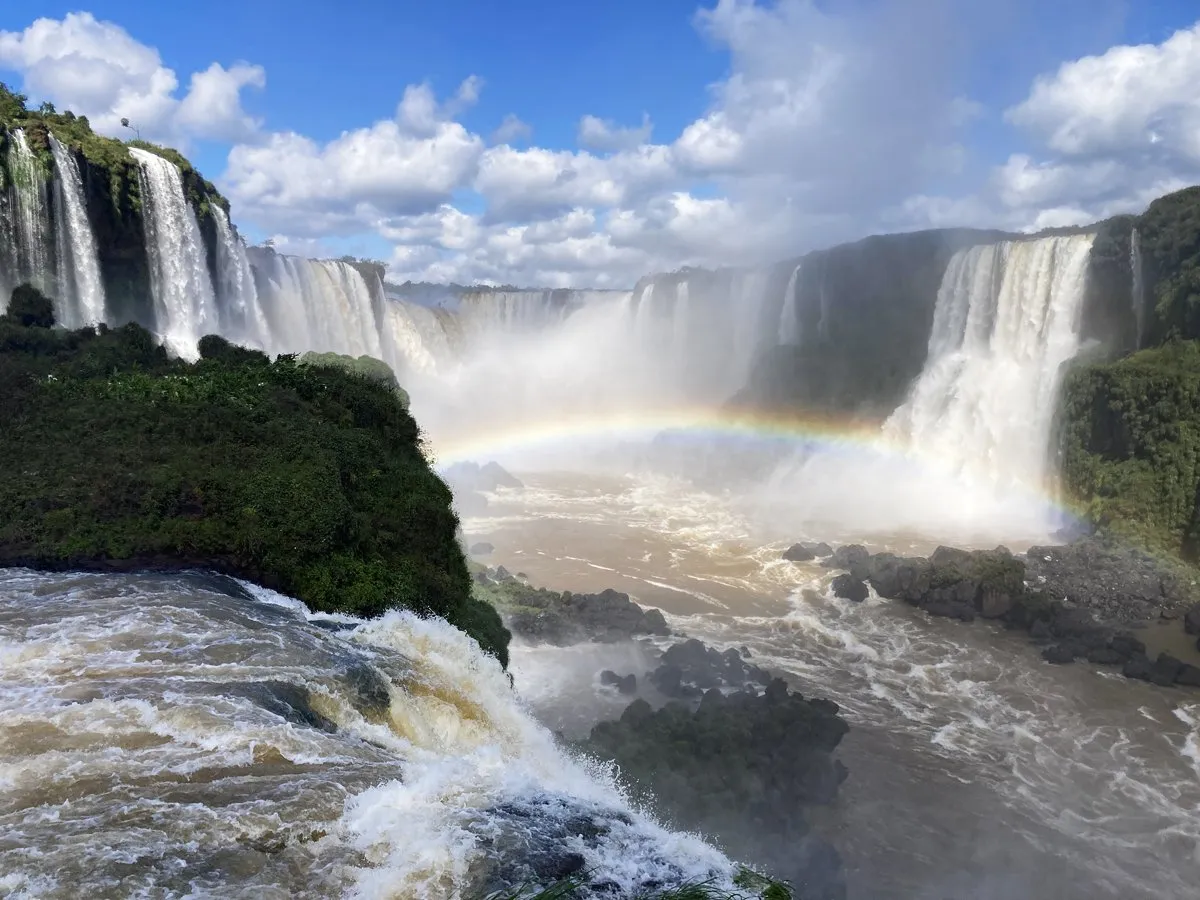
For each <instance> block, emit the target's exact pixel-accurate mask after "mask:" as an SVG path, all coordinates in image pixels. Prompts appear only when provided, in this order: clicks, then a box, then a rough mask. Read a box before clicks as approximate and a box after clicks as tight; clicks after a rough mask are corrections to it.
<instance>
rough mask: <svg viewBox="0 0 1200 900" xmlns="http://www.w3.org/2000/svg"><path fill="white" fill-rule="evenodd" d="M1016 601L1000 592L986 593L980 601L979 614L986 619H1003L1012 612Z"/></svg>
mask: <svg viewBox="0 0 1200 900" xmlns="http://www.w3.org/2000/svg"><path fill="white" fill-rule="evenodd" d="M1014 602H1015V601H1014V600H1013V598H1012V596H1011V595H1010V594H1006V593H1003V592H1000V591H984V592H983V595H982V597H981V598H980V601H979V614H980V615H981V616H983V617H984V618H985V619H1002V618H1004V617H1005V616H1007V615H1008V614H1009V613H1010V612H1012V608H1013V604H1014Z"/></svg>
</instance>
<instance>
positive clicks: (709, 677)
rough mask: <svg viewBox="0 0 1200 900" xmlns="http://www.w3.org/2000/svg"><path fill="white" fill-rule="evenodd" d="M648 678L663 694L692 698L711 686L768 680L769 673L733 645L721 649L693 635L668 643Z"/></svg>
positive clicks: (728, 687)
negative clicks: (681, 640)
mask: <svg viewBox="0 0 1200 900" xmlns="http://www.w3.org/2000/svg"><path fill="white" fill-rule="evenodd" d="M650 681H651V683H652V684H653V685H654V686H655V687H656V688H658V690H659V691H660V692H661V693H662V694H664V695H665V696H667V697H673V698H676V699H688V698H693V699H694V698H696V697H699V696H700V695H701V694H702V693H703V692H704V691H707V690H710V689H712V688H720V689H722V690H741V689H744V688H755V687H756V686H761V685H765V684H769V683H770V682H771V676H770V674H769V673H767V672H766V671H765V670H764V669H760V668H759V667H758V666H755V665H751V664H749V663H747V662H746V661H745V660H744V659H743V658H742V655H741V653H739V652H738V651H737V650H734V649H733V648H730V649H729V650H726V651H725V652H724V653H722V652H720V651H718V650H716V649H715V648H713V647H709V646H706V645H705V644H703V643H702V642H700V641H698V640H695V639H694V638H693V639H689V640H686V641H683V642H682V643H679V644H674V645H672V646H670V647H668V648H667V649H666V651H665V652H664V653H663V655H662V659H661V661H660V664H659V666H658V668H656V669H655V670H654V671H653V672H651V673H650Z"/></svg>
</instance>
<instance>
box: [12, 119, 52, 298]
mask: <svg viewBox="0 0 1200 900" xmlns="http://www.w3.org/2000/svg"><path fill="white" fill-rule="evenodd" d="M11 138H12V139H11V140H10V141H9V146H8V171H9V174H10V176H11V178H12V184H11V185H10V192H9V204H10V205H11V209H12V215H11V224H10V227H11V230H12V232H13V235H12V237H13V244H14V249H15V254H14V258H12V259H10V260H9V261H8V268H10V269H11V275H10V276H9V282H10V283H9V284H7V285H6V287H7V288H8V290H6V291H5V296H4V305H5V306H7V305H8V291H9V290H11V289H12V288H14V287H16V286H17V285H19V284H23V283H25V282H29V283H31V284H33V285H34V286H35V287H37V288H38V289H39V290H42V291H45V292H52V289H53V282H54V264H53V255H52V253H53V248H52V241H51V236H50V211H49V207H50V204H49V197H48V184H47V180H46V172H45V170H44V169H43V168H42V164H41V163H40V162H39V161H38V159H37V157H36V156H34V154H33V151H32V150H31V149H30V148H29V142H28V141H27V140H26V139H25V132H24V130H23V129H20V128H15V129H13V131H12V134H11Z"/></svg>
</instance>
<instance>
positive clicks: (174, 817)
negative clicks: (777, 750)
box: [0, 570, 733, 900]
mask: <svg viewBox="0 0 1200 900" xmlns="http://www.w3.org/2000/svg"><path fill="white" fill-rule="evenodd" d="M243 587H244V590H239V589H238V588H237V586H236V585H235V584H234V583H232V582H229V581H227V580H223V579H218V580H213V579H208V578H205V577H201V576H178V577H166V576H149V575H138V576H99V575H86V576H70V575H54V576H51V575H41V574H34V573H30V572H22V571H20V570H16V571H8V572H4V573H0V835H3V837H0V871H2V872H4V876H3V879H4V880H3V881H2V882H0V886H2V887H3V889H4V892H5V895H6V896H13V897H22V898H26V897H28V898H32V897H38V898H54V897H74V896H78V895H79V893H80V892H81V891H82V892H84V893H85V894H86V893H90V894H91V895H100V894H110V893H112V892H113V891H115V890H117V886H118V885H119V886H120V888H119V889H120V892H121V893H122V895H127V896H132V895H145V896H160V895H170V896H182V895H189V896H214V897H215V896H220V897H223V898H224V897H285V896H312V897H318V896H320V897H325V896H342V895H348V896H359V897H371V898H383V897H388V898H414V900H416V898H420V900H426V898H429V900H438V898H447V900H449V898H458V897H461V896H469V895H471V894H472V893H474V892H477V891H478V890H479V889H480V888H481V887H482V886H484V885H487V884H498V885H502V884H504V883H509V882H510V881H513V880H515V881H516V882H518V883H519V882H520V881H522V880H523V875H525V874H528V872H527V871H526V869H527V863H526V862H524V861H523V860H525V859H526V858H527V857H530V856H532V855H536V854H538V853H542V854H544V853H546V852H549V851H548V849H547V848H548V847H549V848H553V849H554V850H557V851H560V852H571V851H576V852H578V853H580V854H582V855H583V856H584V858H585V861H586V864H587V865H588V867H589V868H592V869H594V870H595V871H596V873H597V876H598V877H600V878H604V879H608V880H611V881H613V882H615V883H616V884H618V885H621V886H622V887H624V888H626V889H628V890H630V891H633V890H635V889H637V888H638V887H640V886H641V885H643V884H645V883H647V882H648V881H662V882H666V883H670V882H672V881H679V880H683V879H698V878H708V877H714V876H715V877H717V878H718V879H722V878H723V879H728V878H729V877H731V876H732V870H733V866H732V864H731V863H730V862H729V860H728V859H726V858H725V857H724V856H723V855H722V854H721V853H720V852H719V851H717V850H715V849H714V848H712V847H711V846H709V845H707V844H705V843H703V842H702V841H701V840H700V839H698V838H695V837H692V836H689V835H685V834H676V833H673V832H669V831H667V830H665V829H663V828H662V827H661V826H659V825H658V824H657V823H655V822H654V821H653V820H652V819H651V818H649V817H647V816H645V815H643V814H641V813H639V812H638V811H636V810H635V809H633V808H632V807H631V806H630V805H629V803H628V802H627V800H626V799H625V797H624V796H623V795H622V793H621V791H620V790H619V789H618V787H617V784H616V782H615V781H614V779H613V776H612V773H611V772H610V771H607V770H605V769H603V768H600V767H596V766H594V765H591V764H588V763H585V762H583V761H579V760H576V759H573V758H572V757H570V756H568V755H567V754H565V753H564V752H563V751H562V750H561V749H560V748H559V747H558V745H556V743H555V741H554V739H553V737H552V736H551V734H550V732H549V731H547V730H546V729H545V728H544V727H542V726H541V725H538V724H537V723H536V722H535V721H534V720H533V719H532V718H531V717H530V716H529V714H528V713H527V712H526V711H525V710H524V709H523V707H522V706H521V704H520V703H519V702H518V701H517V699H516V697H515V696H514V694H513V692H512V689H511V688H510V686H509V682H508V678H507V676H506V675H505V673H504V672H503V671H502V670H501V668H500V666H499V664H498V663H497V662H496V661H495V660H494V659H492V658H491V657H488V656H485V655H484V654H482V653H481V652H480V651H479V649H478V646H477V645H476V644H475V643H474V642H473V641H471V640H470V639H468V638H467V637H466V636H465V635H463V634H462V633H461V632H459V631H457V630H455V629H453V628H451V627H449V626H448V625H446V624H445V623H444V622H441V621H440V620H423V619H420V618H417V617H415V616H413V615H411V614H405V613H398V612H394V613H389V614H388V615H387V616H385V617H384V618H382V619H379V620H374V621H371V622H362V621H360V620H356V619H354V618H353V617H349V616H329V615H322V614H314V613H311V612H310V611H308V610H307V609H305V608H304V607H303V606H302V605H301V604H298V603H297V602H296V601H294V600H291V599H289V598H286V597H281V596H280V595H277V594H273V593H271V592H269V591H264V590H262V589H258V588H251V587H249V586H243ZM581 820H586V821H589V822H594V823H596V824H597V825H598V826H600V827H599V830H600V831H601V832H602V833H601V834H600V835H599V836H598V837H597V838H595V839H593V840H585V839H584V838H583V837H581V836H580V829H579V826H578V822H580V821H581ZM585 830H586V829H585ZM489 848H490V849H489Z"/></svg>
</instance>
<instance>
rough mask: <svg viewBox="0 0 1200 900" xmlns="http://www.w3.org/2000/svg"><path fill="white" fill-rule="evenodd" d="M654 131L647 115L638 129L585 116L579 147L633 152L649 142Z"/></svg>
mask: <svg viewBox="0 0 1200 900" xmlns="http://www.w3.org/2000/svg"><path fill="white" fill-rule="evenodd" d="M653 131H654V125H653V123H652V122H651V121H650V116H649V114H647V113H643V114H642V124H641V125H640V126H638V127H637V128H622V127H620V126H619V125H614V124H613V123H612V122H611V121H607V120H604V119H599V118H597V117H596V116H584V117H583V118H582V119H580V120H579V145H580V146H581V147H586V148H587V149H589V150H599V151H601V152H608V151H612V150H632V149H633V148H635V147H637V146H639V145H640V144H644V143H646V142H647V141H649V140H650V135H651V134H652V133H653Z"/></svg>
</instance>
